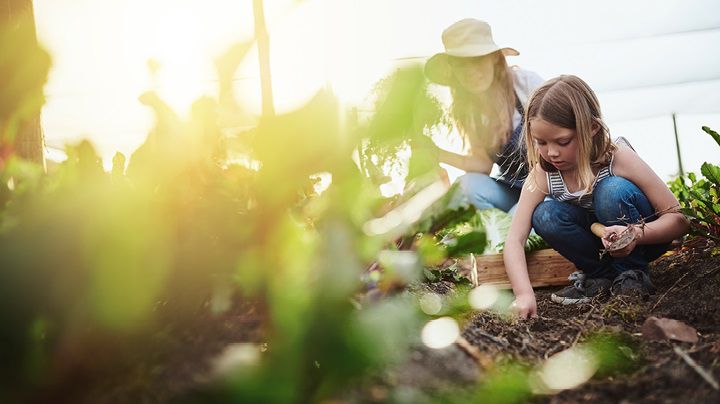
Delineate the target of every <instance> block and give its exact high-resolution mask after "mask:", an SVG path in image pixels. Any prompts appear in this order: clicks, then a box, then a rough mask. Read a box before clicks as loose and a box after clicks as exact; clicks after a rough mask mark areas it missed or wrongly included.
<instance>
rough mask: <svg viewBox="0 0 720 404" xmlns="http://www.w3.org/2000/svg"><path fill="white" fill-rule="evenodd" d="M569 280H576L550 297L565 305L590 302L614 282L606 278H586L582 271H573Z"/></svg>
mask: <svg viewBox="0 0 720 404" xmlns="http://www.w3.org/2000/svg"><path fill="white" fill-rule="evenodd" d="M568 280H570V281H574V283H573V284H572V285H570V286H566V287H564V288H562V289H560V290H559V291H557V292H555V293H553V294H552V295H551V296H550V299H551V300H552V301H553V302H555V303H560V304H563V305H568V304H582V303H588V302H590V300H592V298H593V297H596V296H599V295H601V294H602V293H604V292H606V291H607V290H609V289H610V285H611V284H612V282H611V281H610V280H609V279H605V278H586V277H585V274H583V273H582V272H573V273H571V274H570V276H569V277H568Z"/></svg>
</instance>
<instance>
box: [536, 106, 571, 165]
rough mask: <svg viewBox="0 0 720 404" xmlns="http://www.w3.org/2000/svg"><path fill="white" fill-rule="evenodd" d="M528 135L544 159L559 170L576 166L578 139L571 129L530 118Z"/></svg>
mask: <svg viewBox="0 0 720 404" xmlns="http://www.w3.org/2000/svg"><path fill="white" fill-rule="evenodd" d="M530 135H531V136H532V138H533V140H534V141H535V147H537V149H538V151H539V152H540V156H542V158H543V159H545V161H547V162H548V163H550V164H552V165H553V166H555V168H557V169H558V170H560V171H571V170H574V169H575V168H576V167H577V160H578V139H577V133H576V132H575V130H573V129H567V128H561V127H560V126H557V125H555V124H552V123H550V122H548V121H546V120H544V119H541V118H531V119H530Z"/></svg>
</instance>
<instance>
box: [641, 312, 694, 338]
mask: <svg viewBox="0 0 720 404" xmlns="http://www.w3.org/2000/svg"><path fill="white" fill-rule="evenodd" d="M641 331H642V335H643V337H644V338H645V339H649V340H656V339H660V340H663V339H672V340H675V341H683V342H692V343H696V342H698V336H697V331H696V330H695V329H694V328H693V327H691V326H689V325H687V324H685V323H683V322H682V321H678V320H673V319H671V318H658V317H655V316H651V317H648V319H647V320H645V323H643V325H642V329H641Z"/></svg>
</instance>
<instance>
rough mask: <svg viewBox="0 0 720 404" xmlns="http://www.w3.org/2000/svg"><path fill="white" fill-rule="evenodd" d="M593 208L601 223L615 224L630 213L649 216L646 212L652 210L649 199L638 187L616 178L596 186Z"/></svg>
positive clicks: (608, 179)
mask: <svg viewBox="0 0 720 404" xmlns="http://www.w3.org/2000/svg"><path fill="white" fill-rule="evenodd" d="M593 207H594V209H595V214H596V215H597V217H598V219H600V221H602V222H608V221H610V222H613V223H614V221H617V220H618V218H622V217H623V216H626V215H627V214H628V213H629V212H630V211H638V212H641V213H642V214H646V215H647V214H649V212H646V211H647V210H648V209H650V210H651V205H650V203H649V201H648V200H647V197H646V196H645V194H643V192H642V191H641V190H640V188H638V187H637V185H635V184H634V183H632V182H631V181H629V180H627V179H625V178H622V177H616V176H613V177H608V178H606V179H604V180H602V181H600V182H599V183H598V184H597V185H596V186H595V190H594V191H593ZM608 223H609V222H608ZM608 223H605V224H608Z"/></svg>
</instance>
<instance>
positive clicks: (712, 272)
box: [677, 267, 720, 292]
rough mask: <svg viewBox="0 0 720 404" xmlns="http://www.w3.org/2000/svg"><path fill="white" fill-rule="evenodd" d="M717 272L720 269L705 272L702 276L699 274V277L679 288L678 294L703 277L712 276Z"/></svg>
mask: <svg viewBox="0 0 720 404" xmlns="http://www.w3.org/2000/svg"><path fill="white" fill-rule="evenodd" d="M717 271H720V267H717V268H715V269H713V270H712V271H710V272H706V273H704V274H700V276H698V277H697V278H695V279H693V280H692V281H690V282H688V284H687V285H685V286H682V287H681V288H680V289H678V290H677V291H678V292H679V291H681V290H683V289H685V288H687V287H688V286H690V285H692V284H693V283H695V282H697V281H699V280H700V279H702V278H704V277H706V276H709V275H712V274H714V273H715V272H717Z"/></svg>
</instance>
